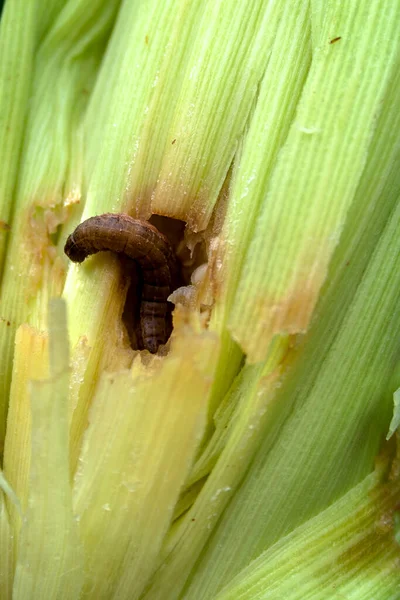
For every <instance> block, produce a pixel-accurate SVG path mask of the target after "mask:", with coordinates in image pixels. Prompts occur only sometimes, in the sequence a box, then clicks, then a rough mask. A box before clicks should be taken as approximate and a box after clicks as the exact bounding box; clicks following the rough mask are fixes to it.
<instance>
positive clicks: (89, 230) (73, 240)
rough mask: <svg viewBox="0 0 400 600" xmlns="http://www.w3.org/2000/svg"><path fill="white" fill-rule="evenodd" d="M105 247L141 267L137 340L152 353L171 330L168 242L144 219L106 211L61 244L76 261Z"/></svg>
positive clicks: (171, 273) (171, 262)
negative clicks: (168, 299) (63, 244)
mask: <svg viewBox="0 0 400 600" xmlns="http://www.w3.org/2000/svg"><path fill="white" fill-rule="evenodd" d="M107 250H110V251H111V252H117V253H118V254H125V255H126V256H128V257H129V258H131V259H133V260H135V261H136V262H137V264H138V265H139V267H140V270H141V273H142V277H143V286H142V296H141V302H140V328H139V329H140V334H141V335H139V338H140V337H141V340H140V339H139V341H138V342H139V345H140V346H143V348H145V349H147V350H149V352H151V353H152V354H155V353H156V352H157V349H158V346H159V345H160V344H165V343H166V342H167V340H168V338H169V336H170V333H171V324H170V312H171V310H170V307H169V306H168V303H167V298H168V296H169V295H170V293H171V292H172V291H173V285H174V280H175V277H176V270H177V266H176V258H175V255H174V252H173V250H172V248H171V246H170V243H169V241H168V240H167V238H166V237H165V236H164V235H163V234H162V233H160V232H159V231H158V229H156V228H155V227H154V226H153V225H151V224H150V223H148V222H147V221H141V220H138V219H133V218H132V217H130V216H129V215H124V214H111V213H107V214H105V215H99V216H97V217H91V218H90V219H87V220H86V221H84V222H83V223H81V224H80V225H78V227H77V228H76V229H75V231H74V232H73V233H71V235H69V236H68V239H67V241H66V244H65V247H64V252H65V254H66V255H67V256H68V258H69V259H70V260H72V261H73V262H78V263H81V262H83V261H84V260H85V258H86V257H87V256H89V255H90V254H95V253H96V252H102V251H107ZM140 349H141V348H140Z"/></svg>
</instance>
